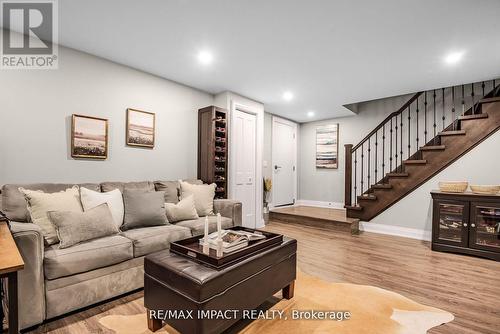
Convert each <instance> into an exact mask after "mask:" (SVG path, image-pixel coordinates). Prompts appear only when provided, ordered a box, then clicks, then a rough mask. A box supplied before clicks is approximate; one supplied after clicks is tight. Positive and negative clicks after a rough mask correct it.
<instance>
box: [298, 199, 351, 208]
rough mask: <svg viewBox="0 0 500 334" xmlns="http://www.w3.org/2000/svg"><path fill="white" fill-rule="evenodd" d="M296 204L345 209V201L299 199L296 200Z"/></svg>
mask: <svg viewBox="0 0 500 334" xmlns="http://www.w3.org/2000/svg"><path fill="white" fill-rule="evenodd" d="M295 205H305V206H316V207H319V208H332V209H343V208H344V203H338V202H322V201H311V200H307V199H299V200H297V201H296V202H295Z"/></svg>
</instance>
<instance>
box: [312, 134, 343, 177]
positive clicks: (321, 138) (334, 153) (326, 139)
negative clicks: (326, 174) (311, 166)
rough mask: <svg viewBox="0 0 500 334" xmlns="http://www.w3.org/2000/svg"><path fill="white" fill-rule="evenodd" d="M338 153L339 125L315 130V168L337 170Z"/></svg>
mask: <svg viewBox="0 0 500 334" xmlns="http://www.w3.org/2000/svg"><path fill="white" fill-rule="evenodd" d="M338 152H339V125H338V124H329V125H324V126H319V127H317V128H316V168H326V169H337V168H338V167H339V161H338Z"/></svg>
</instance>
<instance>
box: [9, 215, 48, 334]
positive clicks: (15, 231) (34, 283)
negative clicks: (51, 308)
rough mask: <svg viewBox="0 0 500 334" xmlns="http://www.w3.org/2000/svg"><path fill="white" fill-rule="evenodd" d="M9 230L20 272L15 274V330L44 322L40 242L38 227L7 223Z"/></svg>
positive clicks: (41, 244)
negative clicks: (20, 260)
mask: <svg viewBox="0 0 500 334" xmlns="http://www.w3.org/2000/svg"><path fill="white" fill-rule="evenodd" d="M10 229H11V231H12V235H13V237H14V240H15V241H16V244H17V247H18V249H19V252H20V253H21V256H22V257H23V260H24V269H23V270H21V271H19V273H18V298H19V300H18V305H19V326H20V328H27V327H31V326H34V325H37V324H40V323H42V322H43V321H44V320H45V282H44V279H45V278H44V273H43V252H44V241H43V234H42V229H41V228H40V226H38V225H35V224H31V223H19V222H10Z"/></svg>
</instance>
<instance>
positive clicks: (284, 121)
mask: <svg viewBox="0 0 500 334" xmlns="http://www.w3.org/2000/svg"><path fill="white" fill-rule="evenodd" d="M276 123H282V124H287V125H290V126H291V127H292V128H293V129H294V133H295V143H294V146H293V152H294V153H293V158H294V166H295V170H294V171H293V176H294V177H293V198H294V199H295V203H297V184H298V182H297V180H298V177H297V175H298V173H297V170H298V166H297V162H298V161H297V143H298V142H299V138H298V137H299V133H298V124H297V123H295V122H292V121H289V120H287V119H284V118H281V117H278V116H274V115H273V117H272V124H273V126H272V134H271V147H272V148H271V160H272V161H271V180H272V181H273V186H274V185H275V183H274V165H275V163H274V156H275V155H274V152H273V151H274V150H275V149H277V148H275V146H274V143H275V142H276V140H275V136H276V126H275V124H276ZM295 203H294V204H295ZM270 207H271V208H273V207H274V191H272V190H271V203H270Z"/></svg>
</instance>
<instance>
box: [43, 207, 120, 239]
mask: <svg viewBox="0 0 500 334" xmlns="http://www.w3.org/2000/svg"><path fill="white" fill-rule="evenodd" d="M47 215H48V217H49V219H50V221H51V222H52V224H54V226H55V228H56V231H57V237H58V238H59V248H68V247H70V246H73V245H76V244H78V243H80V242H83V241H87V240H92V239H97V238H102V237H106V236H108V235H113V234H117V233H119V232H120V230H119V229H118V226H116V224H115V221H114V220H113V216H112V214H111V210H110V209H109V207H108V204H107V203H103V204H101V205H99V206H97V207H95V208H93V209H90V210H88V211H85V212H69V211H49V212H48V213H47Z"/></svg>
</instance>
